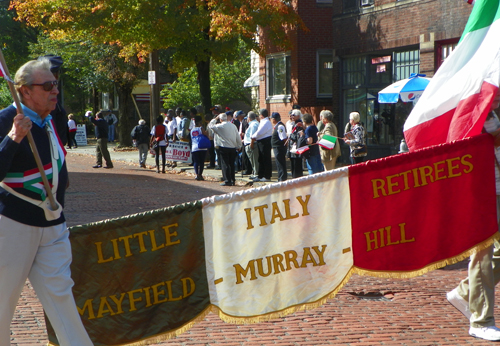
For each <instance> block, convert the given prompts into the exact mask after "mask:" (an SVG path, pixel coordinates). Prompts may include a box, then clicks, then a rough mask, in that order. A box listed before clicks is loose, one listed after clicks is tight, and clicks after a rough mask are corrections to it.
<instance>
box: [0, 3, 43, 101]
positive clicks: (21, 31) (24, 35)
mask: <svg viewBox="0 0 500 346" xmlns="http://www.w3.org/2000/svg"><path fill="white" fill-rule="evenodd" d="M9 3H10V1H9V0H0V49H1V50H2V54H3V55H4V57H5V61H6V63H7V68H8V70H9V73H10V74H11V75H12V77H13V75H14V73H15V72H16V71H17V69H18V68H19V67H21V65H22V64H24V63H25V62H26V61H27V60H28V59H29V57H28V56H29V45H30V44H31V43H33V42H36V41H37V35H38V30H37V29H35V28H32V27H30V26H27V25H26V24H25V23H21V22H17V21H15V20H14V17H16V16H17V14H16V12H15V11H13V10H10V11H9ZM12 102H13V100H12V96H11V95H10V90H9V87H8V86H7V82H6V81H5V80H4V79H3V78H0V108H5V107H7V106H8V105H10V104H11V103H12Z"/></svg>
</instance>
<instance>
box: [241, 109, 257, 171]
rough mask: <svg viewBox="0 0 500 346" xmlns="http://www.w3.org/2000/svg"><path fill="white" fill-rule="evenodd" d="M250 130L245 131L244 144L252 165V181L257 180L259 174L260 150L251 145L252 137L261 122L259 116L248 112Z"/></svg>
mask: <svg viewBox="0 0 500 346" xmlns="http://www.w3.org/2000/svg"><path fill="white" fill-rule="evenodd" d="M247 118H248V121H249V122H248V128H247V130H246V131H245V137H244V138H243V144H244V145H245V152H246V153H247V156H248V159H249V160H250V164H251V165H252V172H253V173H252V174H253V175H251V176H250V179H255V178H257V177H258V174H259V149H257V148H252V147H251V146H250V143H252V135H253V134H254V133H255V131H257V129H258V128H259V120H258V119H257V114H255V113H254V112H251V111H250V112H248V114H247Z"/></svg>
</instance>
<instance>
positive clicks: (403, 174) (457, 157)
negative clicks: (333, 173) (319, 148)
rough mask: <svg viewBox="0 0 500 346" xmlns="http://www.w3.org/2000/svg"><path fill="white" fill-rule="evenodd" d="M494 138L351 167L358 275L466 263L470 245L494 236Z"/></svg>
mask: <svg viewBox="0 0 500 346" xmlns="http://www.w3.org/2000/svg"><path fill="white" fill-rule="evenodd" d="M492 138H493V137H492V136H490V135H488V134H485V135H481V136H477V137H472V138H469V139H466V140H463V141H457V142H455V143H453V144H443V145H439V146H435V147H431V148H427V149H423V150H419V151H416V152H414V153H408V154H402V155H397V156H393V157H388V158H386V159H381V160H374V161H368V162H366V163H364V164H360V165H355V166H352V167H351V169H350V170H349V176H350V177H349V185H350V192H351V209H352V243H353V252H354V265H355V267H356V268H357V270H358V272H360V271H366V272H368V273H369V274H370V275H376V276H386V277H388V276H391V277H411V276H416V275H420V274H421V273H423V272H426V271H428V270H432V269H436V268H440V267H443V266H444V265H446V264H451V263H455V262H457V261H459V260H462V259H463V258H464V257H466V256H468V253H466V251H467V250H469V249H470V248H471V247H473V246H475V245H477V244H480V243H482V242H484V241H486V240H490V239H489V238H490V237H492V236H496V235H497V228H498V227H497V218H496V193H495V172H494V167H495V164H494V162H495V158H494V146H493V139H492ZM489 243H491V240H490V241H489V242H487V244H489ZM485 245H486V244H485Z"/></svg>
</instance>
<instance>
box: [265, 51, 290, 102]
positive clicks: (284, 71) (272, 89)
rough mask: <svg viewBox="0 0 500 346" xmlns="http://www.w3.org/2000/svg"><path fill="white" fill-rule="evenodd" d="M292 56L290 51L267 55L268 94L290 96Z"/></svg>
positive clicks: (280, 96) (269, 95)
mask: <svg viewBox="0 0 500 346" xmlns="http://www.w3.org/2000/svg"><path fill="white" fill-rule="evenodd" d="M291 89H292V78H291V57H290V54H289V53H280V54H272V55H268V56H267V96H268V97H270V98H273V97H276V98H278V97H279V98H282V97H288V96H290V94H291Z"/></svg>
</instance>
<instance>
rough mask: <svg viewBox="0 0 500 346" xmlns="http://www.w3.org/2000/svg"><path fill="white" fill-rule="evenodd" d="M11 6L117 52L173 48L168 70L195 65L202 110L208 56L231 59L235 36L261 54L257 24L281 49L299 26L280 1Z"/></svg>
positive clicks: (90, 0) (207, 99)
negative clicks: (106, 44)
mask: <svg viewBox="0 0 500 346" xmlns="http://www.w3.org/2000/svg"><path fill="white" fill-rule="evenodd" d="M12 6H13V7H14V8H16V9H17V11H18V14H19V17H20V19H22V20H23V21H25V22H26V23H28V24H29V25H32V26H35V27H40V28H43V29H44V30H52V31H51V34H52V35H53V36H57V37H64V36H66V37H71V38H72V39H81V40H87V39H92V40H94V41H95V42H98V43H103V42H107V43H112V44H116V45H118V46H119V47H120V48H121V54H122V55H123V56H133V55H138V56H139V57H141V56H142V57H144V56H147V53H149V52H152V51H154V50H160V49H166V48H170V47H173V48H176V49H175V53H174V55H173V65H172V68H173V69H174V70H177V71H182V69H183V68H190V67H193V66H196V69H197V73H198V81H199V87H200V97H201V100H202V104H203V105H204V107H205V109H206V110H208V108H209V107H210V106H211V104H212V100H211V88H210V63H211V61H212V60H213V61H215V62H222V61H225V60H232V59H234V57H235V55H236V54H237V53H238V50H237V47H238V44H239V40H242V41H243V42H245V44H246V45H247V48H252V49H255V50H256V51H258V52H261V53H262V52H263V51H264V50H263V48H264V47H265V46H267V43H268V42H261V43H260V44H259V43H258V42H257V41H256V40H255V37H256V33H257V32H258V30H259V29H258V28H262V29H265V30H266V31H267V34H268V36H267V37H268V38H269V39H270V40H271V41H272V42H274V43H275V44H276V45H278V46H280V47H283V48H288V47H289V46H290V42H291V41H290V40H289V36H288V35H289V33H290V32H291V31H294V30H296V29H297V28H303V29H304V28H305V27H304V25H303V22H302V21H301V20H300V17H299V16H298V14H297V13H296V10H295V9H294V8H293V6H292V4H291V3H290V2H288V1H282V0H232V1H227V0H167V1H165V0H148V1H144V0H127V1H123V0H13V1H12Z"/></svg>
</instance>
